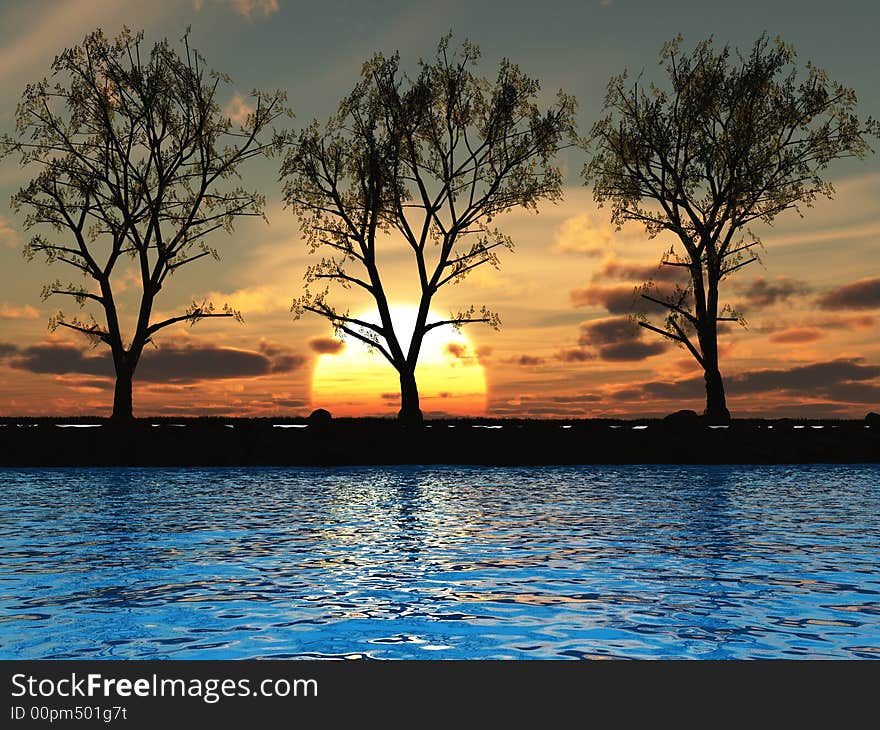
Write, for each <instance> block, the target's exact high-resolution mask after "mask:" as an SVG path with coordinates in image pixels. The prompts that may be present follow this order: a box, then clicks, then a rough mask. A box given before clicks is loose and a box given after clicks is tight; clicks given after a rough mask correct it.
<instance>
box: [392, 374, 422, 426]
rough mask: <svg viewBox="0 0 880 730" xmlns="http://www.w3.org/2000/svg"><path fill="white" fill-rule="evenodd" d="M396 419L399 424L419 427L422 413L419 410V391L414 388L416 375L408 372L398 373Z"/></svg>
mask: <svg viewBox="0 0 880 730" xmlns="http://www.w3.org/2000/svg"><path fill="white" fill-rule="evenodd" d="M397 419H398V420H399V421H400V422H401V423H410V424H414V425H420V424H421V423H422V420H423V418H422V411H421V409H420V408H419V389H418V387H417V386H416V375H415V373H414V372H412V371H410V370H402V371H400V411H399V412H398V414H397Z"/></svg>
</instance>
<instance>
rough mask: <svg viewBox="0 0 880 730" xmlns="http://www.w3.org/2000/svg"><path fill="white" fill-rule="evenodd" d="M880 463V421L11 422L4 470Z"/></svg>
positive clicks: (2, 436)
mask: <svg viewBox="0 0 880 730" xmlns="http://www.w3.org/2000/svg"><path fill="white" fill-rule="evenodd" d="M872 462H873V463H877V462H880V417H875V416H874V414H870V415H869V416H868V417H867V418H865V419H863V420H830V419H825V420H792V419H776V420H763V419H736V420H733V421H731V422H730V423H729V424H728V425H724V426H719V425H710V424H708V423H706V422H704V421H703V420H702V419H701V418H696V417H695V418H677V419H676V418H669V417H667V418H666V419H639V420H611V419H591V420H567V421H561V420H540V421H537V420H524V419H498V420H492V419H456V420H432V421H426V422H425V423H424V424H423V425H420V426H415V425H402V424H400V423H398V422H396V421H394V420H390V419H380V418H376V419H368V418H340V419H329V418H326V419H315V418H313V419H311V420H310V419H307V418H287V419H283V418H256V419H244V418H192V419H180V418H176V419H168V418H152V419H141V420H136V421H133V422H131V423H128V424H124V425H119V424H115V423H113V422H111V421H109V420H101V419H94V418H91V419H85V418H80V419H76V418H69V419H58V418H52V419H36V418H32V419H25V418H5V419H0V465H2V466H22V467H24V466H345V465H372V464H479V465H503V466H506V465H541V464H548V465H549V464H618V463H619V464H653V463H657V464H746V463H754V464H782V463H872Z"/></svg>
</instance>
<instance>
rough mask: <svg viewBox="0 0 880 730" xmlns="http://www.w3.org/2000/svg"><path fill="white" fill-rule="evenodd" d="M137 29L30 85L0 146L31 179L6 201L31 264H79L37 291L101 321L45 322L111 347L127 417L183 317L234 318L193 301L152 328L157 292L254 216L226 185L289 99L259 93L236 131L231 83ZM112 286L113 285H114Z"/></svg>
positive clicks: (98, 36)
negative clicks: (26, 234)
mask: <svg viewBox="0 0 880 730" xmlns="http://www.w3.org/2000/svg"><path fill="white" fill-rule="evenodd" d="M142 46H143V34H142V33H138V34H132V33H130V32H129V31H128V30H126V31H124V32H123V33H122V34H121V35H120V36H119V37H118V38H116V39H115V40H108V39H107V38H105V36H104V35H103V33H102V32H101V31H100V30H98V31H95V32H94V33H92V34H90V35H88V36H87V37H86V38H85V40H84V41H83V43H82V44H81V45H79V46H75V47H73V48H69V49H67V50H65V51H64V52H63V53H62V54H61V55H60V56H58V57H57V58H56V59H55V61H54V62H53V63H52V78H51V80H50V79H43V80H42V81H39V82H37V83H33V84H29V85H28V86H27V87H26V89H25V91H24V94H23V96H22V100H21V103H20V104H19V106H18V109H17V112H16V135H15V137H9V136H7V137H6V138H5V139H4V140H3V141H4V143H5V146H6V148H7V151H13V150H15V151H18V152H19V153H20V156H21V164H22V166H26V167H27V168H31V169H34V168H35V169H36V170H38V172H37V174H36V176H35V177H34V178H33V179H32V180H31V182H30V183H29V184H28V185H27V186H26V187H23V188H22V189H21V190H20V191H19V192H18V193H17V194H16V195H15V196H14V197H13V200H12V204H13V207H14V209H16V210H17V211H20V210H22V209H24V210H26V211H27V217H26V218H25V226H26V227H27V228H34V227H44V228H45V229H48V231H49V232H48V233H47V234H46V235H43V234H38V235H35V236H34V237H33V238H32V239H31V240H30V242H29V243H28V244H27V245H26V248H25V254H26V255H27V257H28V258H29V259H33V258H34V257H35V256H38V255H39V256H42V257H44V258H45V260H46V261H47V262H49V263H61V264H65V265H67V266H70V267H72V268H73V269H76V270H77V272H78V273H79V274H81V275H82V278H83V279H84V281H85V283H83V282H74V283H63V282H62V281H60V280H59V281H55V282H54V283H52V284H49V285H48V286H46V287H45V288H44V290H43V296H44V298H45V297H48V296H52V295H63V296H68V297H72V298H73V299H74V300H75V301H76V302H77V303H78V304H79V305H80V307H84V306H86V305H92V306H93V307H97V308H98V310H99V311H100V312H101V313H102V314H103V317H102V319H103V321H98V320H97V319H95V317H94V315H92V314H88V316H87V318H86V319H81V318H79V317H76V318H73V319H69V320H68V319H67V318H66V317H65V316H64V314H63V313H61V312H59V313H58V314H57V315H56V316H55V317H53V318H52V320H51V321H50V327H51V328H52V329H55V328H57V327H64V328H67V329H70V330H74V331H76V332H80V333H82V334H84V335H87V336H88V337H89V338H91V339H92V341H93V343H94V344H100V343H104V344H106V345H107V346H108V347H109V348H110V351H111V354H112V357H113V365H114V368H115V371H116V389H115V394H114V399H113V417H114V418H116V419H130V418H132V379H133V377H134V374H135V369H136V367H137V364H138V361H139V359H140V357H141V353H142V352H143V349H144V347H145V346H146V345H147V343H149V342H150V341H151V339H152V337H153V336H154V335H155V334H156V333H157V332H159V331H160V330H162V329H164V328H165V327H168V326H170V325H173V324H175V323H178V322H189V323H190V324H193V323H195V322H196V321H198V320H200V319H204V318H206V317H232V316H236V314H237V313H235V312H233V311H232V310H231V309H230V308H229V307H228V306H225V305H224V307H223V310H222V311H215V310H214V307H213V306H212V305H211V304H210V303H207V302H206V303H201V304H199V303H197V302H193V304H192V305H191V306H190V307H189V308H187V309H186V311H184V312H181V313H180V314H178V315H175V316H171V317H167V318H164V319H161V320H159V321H155V320H154V319H153V317H152V314H153V307H154V304H155V302H156V297H157V296H158V294H159V292H160V291H161V289H162V288H163V286H164V285H165V284H166V283H167V280H168V277H169V276H171V274H173V273H174V272H176V271H177V270H178V269H180V268H181V267H183V266H186V265H188V264H192V263H194V262H196V261H198V260H200V259H203V258H205V257H208V256H212V257H214V258H219V256H218V253H217V251H216V249H214V248H212V247H211V246H210V245H209V244H208V237H209V236H210V234H212V233H214V232H215V231H218V230H220V229H225V230H226V231H229V232H231V231H232V227H233V223H234V222H235V220H236V219H237V218H239V217H241V216H260V215H262V209H263V203H264V199H263V196H262V195H259V194H258V193H256V192H251V191H248V190H245V189H244V188H242V187H238V186H236V185H234V184H231V182H230V181H231V180H232V179H233V178H235V177H237V175H238V171H239V167H240V166H241V164H242V163H243V162H245V161H246V160H248V159H250V158H252V157H255V156H257V155H264V154H268V153H270V152H271V151H272V149H273V147H274V146H277V145H278V142H279V140H278V138H277V137H276V136H274V135H273V138H272V139H271V140H269V141H262V140H261V139H260V137H261V133H264V132H265V131H266V130H267V128H268V127H269V126H270V125H271V124H272V122H273V120H275V119H276V118H278V116H279V115H281V114H283V113H284V112H285V111H286V110H285V108H284V97H283V95H282V94H280V93H278V92H276V93H274V94H263V93H259V92H254V93H253V100H252V103H253V109H252V110H251V111H250V112H249V113H248V114H247V115H246V118H245V119H243V120H241V122H240V123H238V124H236V123H233V122H232V120H231V119H230V118H229V117H228V116H226V115H225V114H224V113H223V111H222V110H221V107H220V102H219V93H220V92H221V91H222V90H223V86H224V85H226V84H228V83H230V82H229V78H228V77H226V76H225V75H222V74H218V73H215V72H213V71H209V70H208V69H207V68H206V67H205V61H204V59H203V58H202V56H201V55H200V54H199V53H198V52H197V51H195V50H193V49H191V48H190V47H189V43H188V40H187V38H186V37H185V38H184V39H183V43H182V46H183V48H182V53H180V54H178V52H177V51H175V50H174V49H173V48H172V46H171V45H170V44H169V43H168V41H167V40H166V41H162V42H159V43H156V44H155V45H154V46H153V48H152V49H151V50H150V51H149V52H148V53H143V51H144V49H143V48H142ZM127 260H131V261H132V262H133V265H134V270H135V272H136V274H135V276H136V278H137V279H139V286H140V302H139V305H138V307H137V317H136V323H135V324H134V331H133V332H132V333H131V334H130V335H126V334H125V333H124V332H123V327H122V325H121V323H120V311H119V304H118V301H119V297H118V293H119V292H118V289H119V286H118V278H119V275H117V277H116V278H115V279H114V274H118V272H120V271H125V267H124V266H120V265H119V263H120V261H122V262H125V261H127ZM114 282H117V287H116V289H114Z"/></svg>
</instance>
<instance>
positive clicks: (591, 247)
mask: <svg viewBox="0 0 880 730" xmlns="http://www.w3.org/2000/svg"><path fill="white" fill-rule="evenodd" d="M613 238H614V234H613V231H612V230H611V227H610V226H608V225H605V224H603V223H600V222H598V221H597V220H595V218H594V217H593V216H591V215H590V214H589V213H582V214H581V215H576V216H573V217H571V218H566V219H565V220H564V221H562V223H560V224H559V225H558V226H557V227H556V230H555V231H554V233H553V240H554V243H555V244H556V245H555V249H556V250H557V251H562V252H564V253H579V254H582V255H584V256H598V255H599V254H601V253H604V252H605V251H607V250H608V249H609V247H610V246H611V241H612V240H613Z"/></svg>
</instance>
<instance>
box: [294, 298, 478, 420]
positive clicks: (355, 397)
mask: <svg viewBox="0 0 880 730" xmlns="http://www.w3.org/2000/svg"><path fill="white" fill-rule="evenodd" d="M356 316H357V317H358V318H359V319H362V320H365V321H369V322H377V321H378V315H377V314H376V313H375V312H366V313H362V314H358V315H356ZM391 316H392V319H393V320H394V322H395V329H396V331H397V333H398V337H399V338H400V340H401V343H402V344H403V345H404V347H405V346H408V344H409V341H410V339H411V337H412V331H413V326H414V324H415V317H416V309H415V307H393V308H392V310H391ZM445 318H446V317H443V316H440V315H437V314H436V313H435V312H432V313H431V315H430V316H429V318H428V321H429V322H431V321H434V320H439V319H445ZM416 380H417V382H418V385H419V396H420V401H421V408H422V412H423V413H424V414H425V416H426V417H430V416H435V417H436V416H443V415H450V416H480V415H483V414H484V413H485V410H486V373H485V370H484V368H483V366H482V365H481V364H480V361H479V358H478V357H477V354H476V351H475V348H474V346H473V344H472V343H471V341H470V340H469V339H468V337H467V335H466V334H464V333H463V332H456V331H455V330H454V329H452V328H451V327H439V328H437V329H435V330H432V331H431V332H429V333H428V334H427V335H426V336H425V340H424V343H423V344H422V351H421V355H420V357H419V364H418V367H417V368H416ZM311 399H312V407H313V408H326V409H327V410H329V411H330V412H331V413H332V414H333V415H334V416H368V415H373V416H393V415H395V414H396V413H397V411H398V409H399V408H400V384H399V380H398V375H397V372H396V371H395V370H394V368H393V367H392V366H391V364H390V363H389V362H388V361H387V360H386V359H385V358H384V357H383V356H382V354H381V353H380V352H378V351H376V350H374V351H372V352H370V351H369V350H368V349H367V346H366V345H365V344H364V343H362V342H359V341H358V340H355V339H354V338H352V337H346V338H345V347H344V348H343V349H342V350H341V351H340V352H338V353H335V354H323V355H319V356H318V358H317V359H316V362H315V369H314V372H313V374H312V394H311Z"/></svg>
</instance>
